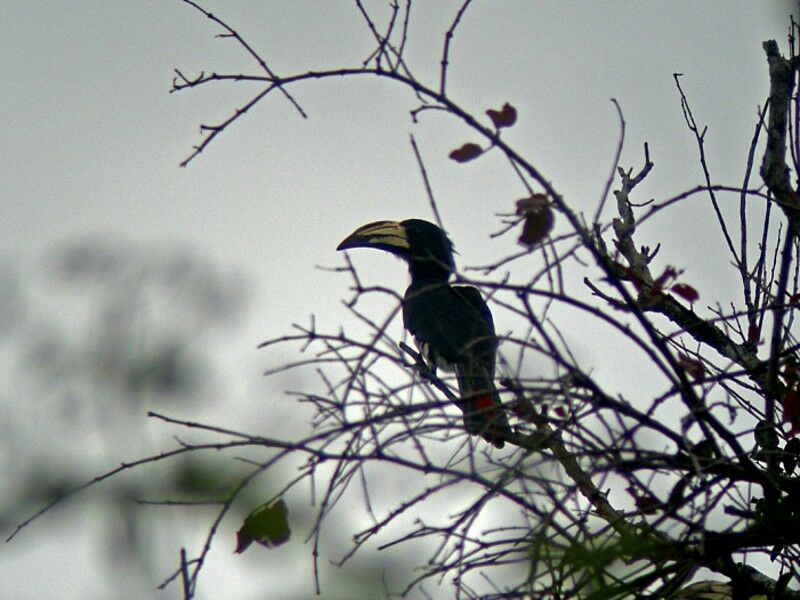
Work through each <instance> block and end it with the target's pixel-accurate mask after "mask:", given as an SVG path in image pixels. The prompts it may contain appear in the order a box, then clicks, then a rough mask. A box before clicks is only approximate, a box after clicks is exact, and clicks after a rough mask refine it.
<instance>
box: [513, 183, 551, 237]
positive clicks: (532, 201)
mask: <svg viewBox="0 0 800 600" xmlns="http://www.w3.org/2000/svg"><path fill="white" fill-rule="evenodd" d="M517 214H518V215H524V216H525V222H524V224H523V225H522V233H521V234H520V236H519V243H520V244H522V245H524V246H535V245H536V244H538V243H540V242H541V241H542V240H544V238H546V237H547V234H548V233H550V230H551V229H552V228H553V210H552V209H551V208H550V203H549V202H547V196H546V195H545V194H534V195H533V196H530V197H528V198H521V199H519V200H517Z"/></svg>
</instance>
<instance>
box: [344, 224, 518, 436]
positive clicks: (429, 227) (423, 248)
mask: <svg viewBox="0 0 800 600" xmlns="http://www.w3.org/2000/svg"><path fill="white" fill-rule="evenodd" d="M350 248H378V249H379V250H385V251H387V252H390V253H392V254H394V255H395V256H398V257H400V258H402V259H403V260H405V261H406V262H407V263H408V268H409V271H410V272H411V285H409V286H408V289H407V290H406V293H405V295H404V296H403V324H404V325H405V328H406V329H407V330H408V332H409V333H410V334H411V335H412V336H413V337H414V341H415V342H416V344H417V347H418V348H419V350H420V354H421V355H422V357H423V358H424V360H425V362H426V363H427V364H428V365H429V366H430V368H431V369H433V370H435V368H436V367H441V368H444V369H447V370H454V371H455V374H456V378H457V380H458V388H459V391H460V395H461V399H460V401H459V402H457V406H458V407H459V408H460V409H461V410H462V411H463V413H464V425H465V426H466V428H467V431H469V432H470V433H472V434H479V435H481V436H483V438H484V439H485V440H487V441H489V442H491V443H492V444H494V445H495V446H497V447H498V448H502V447H503V443H504V440H505V439H507V438H508V437H509V436H511V428H510V427H509V426H508V419H507V418H506V414H505V412H504V411H503V405H502V403H501V402H500V397H499V395H498V393H497V390H496V389H495V386H494V367H495V364H494V363H495V354H496V352H497V336H496V335H495V332H494V323H493V321H492V313H491V311H490V310H489V307H488V306H487V305H486V302H485V301H484V300H483V298H482V297H481V294H480V292H479V291H478V290H477V289H476V288H474V287H472V286H468V285H450V284H449V283H448V280H449V279H450V276H451V275H452V274H453V273H454V271H455V263H454V261H453V244H452V242H451V241H450V239H449V238H448V237H447V234H446V233H445V232H444V231H442V230H441V229H440V228H439V227H437V226H436V225H434V224H433V223H429V222H428V221H423V220H421V219H408V220H406V221H401V222H399V223H398V222H396V221H376V222H375V223H368V224H366V225H363V226H362V227H359V228H358V229H356V230H355V231H354V232H353V233H351V234H350V235H349V236H347V237H346V238H345V239H344V240H343V241H342V243H341V244H339V246H338V247H337V248H336V249H337V250H347V249H350Z"/></svg>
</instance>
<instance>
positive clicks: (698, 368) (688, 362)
mask: <svg viewBox="0 0 800 600" xmlns="http://www.w3.org/2000/svg"><path fill="white" fill-rule="evenodd" d="M678 364H679V365H680V366H681V367H682V368H683V370H684V371H686V373H688V374H689V376H691V377H692V378H693V379H695V380H696V381H701V380H702V379H703V378H704V377H705V376H706V368H705V366H704V365H703V363H702V362H700V361H699V360H697V359H696V358H692V357H691V356H686V355H685V354H679V355H678Z"/></svg>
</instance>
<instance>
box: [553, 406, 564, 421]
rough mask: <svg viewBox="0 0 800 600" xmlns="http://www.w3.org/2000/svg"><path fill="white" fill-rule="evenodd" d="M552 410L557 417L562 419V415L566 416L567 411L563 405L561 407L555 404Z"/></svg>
mask: <svg viewBox="0 0 800 600" xmlns="http://www.w3.org/2000/svg"><path fill="white" fill-rule="evenodd" d="M553 412H554V413H556V414H557V415H558V416H559V417H561V418H562V419H563V418H564V417H566V416H567V411H566V410H564V407H563V406H556V407H555V408H554V409H553Z"/></svg>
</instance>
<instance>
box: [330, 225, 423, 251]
mask: <svg viewBox="0 0 800 600" xmlns="http://www.w3.org/2000/svg"><path fill="white" fill-rule="evenodd" d="M350 248H378V249H380V250H386V251H388V252H394V253H395V254H402V253H405V252H408V251H409V250H410V249H411V246H410V245H409V243H408V233H407V232H406V228H405V227H403V225H402V224H401V223H398V222H397V221H375V222H374V223H367V224H366V225H362V226H361V227H359V228H358V229H356V230H355V231H354V232H353V233H351V234H350V235H348V236H347V237H346V238H344V239H343V240H342V242H341V243H340V244H339V245H338V246H336V249H337V250H348V249H350Z"/></svg>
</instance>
